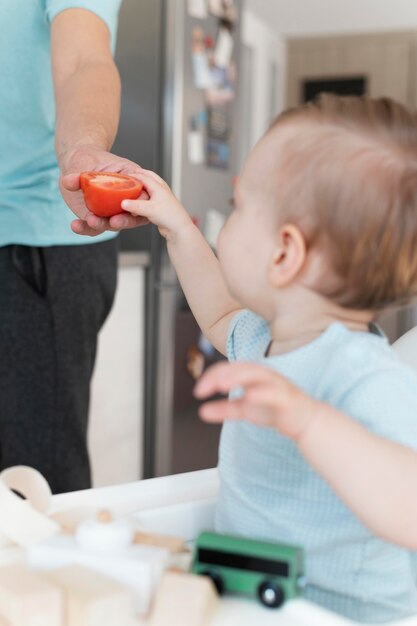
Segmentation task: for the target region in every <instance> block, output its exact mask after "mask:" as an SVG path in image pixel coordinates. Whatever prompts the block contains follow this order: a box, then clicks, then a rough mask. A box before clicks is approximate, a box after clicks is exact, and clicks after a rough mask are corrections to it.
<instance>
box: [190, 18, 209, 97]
mask: <svg viewBox="0 0 417 626" xmlns="http://www.w3.org/2000/svg"><path fill="white" fill-rule="evenodd" d="M205 39H206V38H205V35H204V31H203V29H202V28H200V27H196V28H194V29H193V33H192V43H191V50H192V59H191V60H192V66H193V79H194V85H195V86H196V87H197V88H198V89H210V87H211V86H212V84H213V81H212V76H211V70H210V64H209V58H208V54H207V49H206V44H205Z"/></svg>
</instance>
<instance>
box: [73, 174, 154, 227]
mask: <svg viewBox="0 0 417 626" xmlns="http://www.w3.org/2000/svg"><path fill="white" fill-rule="evenodd" d="M80 186H81V189H82V191H83V194H84V200H85V204H86V206H87V208H88V210H89V211H91V212H92V213H94V214H95V215H98V216H99V217H111V216H112V215H118V214H119V213H124V211H123V209H122V207H121V202H122V200H136V199H137V198H139V196H140V194H141V192H142V189H143V184H142V183H141V182H140V181H139V180H137V179H136V178H133V177H132V176H126V175H125V174H116V173H113V172H83V173H82V174H80Z"/></svg>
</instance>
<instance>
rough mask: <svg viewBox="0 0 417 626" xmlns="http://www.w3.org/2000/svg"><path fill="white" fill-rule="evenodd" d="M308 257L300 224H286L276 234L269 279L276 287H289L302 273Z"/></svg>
mask: <svg viewBox="0 0 417 626" xmlns="http://www.w3.org/2000/svg"><path fill="white" fill-rule="evenodd" d="M306 258H307V246H306V242H305V239H304V235H303V234H302V232H301V230H300V229H299V228H298V226H295V225H294V224H284V226H281V228H280V229H279V231H278V233H277V236H276V246H275V249H274V252H273V255H272V258H271V261H270V264H269V281H270V283H271V285H272V286H273V287H275V288H276V289H279V288H282V287H287V286H288V285H290V284H291V283H292V282H294V280H295V279H296V278H297V276H298V275H299V274H300V272H301V270H302V269H303V267H304V264H305V261H306Z"/></svg>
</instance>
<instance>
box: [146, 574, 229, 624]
mask: <svg viewBox="0 0 417 626" xmlns="http://www.w3.org/2000/svg"><path fill="white" fill-rule="evenodd" d="M218 602H219V599H218V594H217V591H216V589H215V587H214V585H213V583H212V581H211V580H210V579H209V578H208V577H206V576H194V575H193V574H182V573H181V574H180V573H177V572H166V573H165V574H164V575H163V577H162V580H161V583H160V585H159V587H158V590H157V594H156V597H155V600H154V607H153V610H152V614H151V618H150V622H149V624H150V626H168V624H169V626H206V625H208V623H209V620H210V619H211V617H212V615H213V613H214V611H215V610H216V608H217V605H218Z"/></svg>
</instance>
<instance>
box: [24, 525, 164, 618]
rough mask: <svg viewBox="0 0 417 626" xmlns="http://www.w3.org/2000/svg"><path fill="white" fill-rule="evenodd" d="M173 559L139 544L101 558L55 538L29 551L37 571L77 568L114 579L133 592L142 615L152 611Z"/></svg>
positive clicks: (72, 540) (72, 542) (71, 541)
mask: <svg viewBox="0 0 417 626" xmlns="http://www.w3.org/2000/svg"><path fill="white" fill-rule="evenodd" d="M170 557H171V554H170V552H168V550H165V549H163V548H156V547H154V546H144V545H138V544H136V545H132V546H130V547H129V548H128V549H125V550H123V551H120V552H116V553H114V554H100V553H96V552H94V551H88V550H85V549H82V548H81V547H80V546H79V545H78V544H77V542H76V540H75V537H73V536H70V535H58V536H56V537H52V539H50V540H48V541H46V542H44V543H42V544H39V545H36V546H33V547H32V548H30V549H29V550H28V551H27V559H28V563H29V565H30V566H31V567H33V568H34V569H38V570H42V571H51V570H56V569H60V568H64V567H69V566H74V565H75V566H78V567H85V568H87V569H92V570H94V571H97V572H98V573H100V574H102V575H103V576H107V577H108V578H110V579H113V580H114V581H115V582H118V583H119V584H121V585H123V586H125V587H127V588H129V589H130V590H131V591H132V592H133V594H134V598H135V610H136V611H137V613H142V614H146V613H147V612H148V611H149V607H150V603H151V600H152V597H153V594H154V590H155V588H156V586H157V584H158V583H159V581H160V578H161V575H162V573H163V572H164V571H165V570H166V568H167V567H169V565H170Z"/></svg>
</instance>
